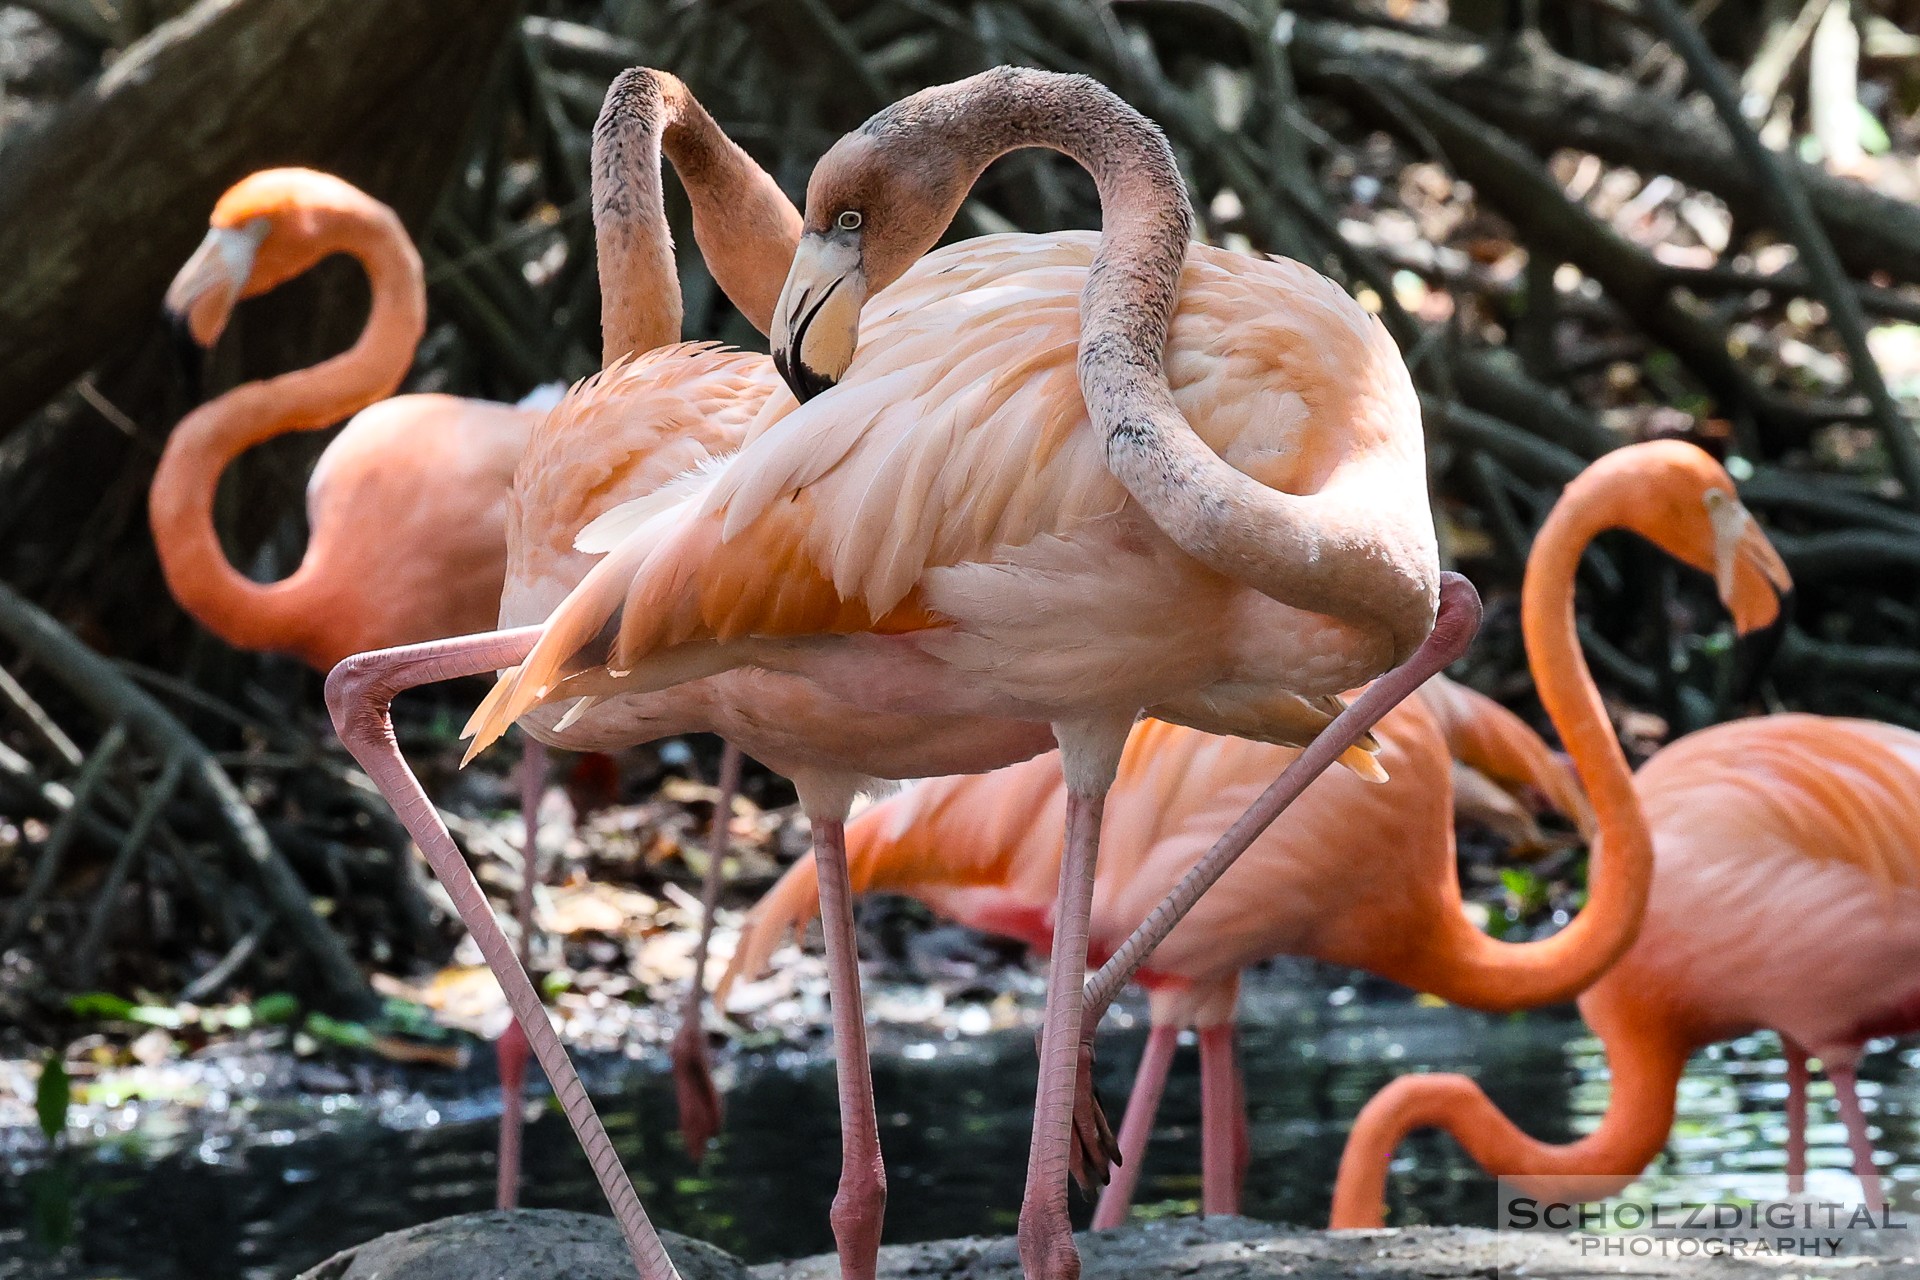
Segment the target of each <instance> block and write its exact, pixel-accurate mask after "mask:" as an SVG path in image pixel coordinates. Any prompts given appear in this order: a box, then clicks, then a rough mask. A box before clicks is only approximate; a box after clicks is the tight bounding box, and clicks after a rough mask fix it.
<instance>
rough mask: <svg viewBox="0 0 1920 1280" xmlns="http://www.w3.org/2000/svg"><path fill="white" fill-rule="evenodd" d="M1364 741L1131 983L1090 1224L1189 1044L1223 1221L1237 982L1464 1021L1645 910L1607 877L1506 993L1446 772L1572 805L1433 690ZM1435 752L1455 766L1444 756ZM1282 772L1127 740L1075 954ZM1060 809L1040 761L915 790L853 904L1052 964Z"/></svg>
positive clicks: (1238, 1143)
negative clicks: (937, 916) (1134, 1028)
mask: <svg viewBox="0 0 1920 1280" xmlns="http://www.w3.org/2000/svg"><path fill="white" fill-rule="evenodd" d="M1378 736H1379V740H1380V745H1381V752H1380V762H1381V764H1382V765H1383V766H1384V767H1385V768H1386V771H1387V781H1386V782H1385V783H1382V784H1379V785H1373V784H1370V783H1367V782H1365V781H1362V780H1361V779H1360V777H1359V776H1358V775H1356V774H1353V773H1351V772H1345V771H1341V772H1336V773H1334V774H1331V775H1329V776H1327V777H1325V778H1322V779H1320V780H1319V781H1318V782H1316V783H1315V784H1314V785H1313V786H1312V787H1310V788H1308V789H1307V791H1306V793H1305V794H1304V795H1303V796H1302V797H1301V799H1300V803H1299V804H1298V805H1297V806H1296V807H1295V808H1294V809H1293V811H1292V815H1291V818H1290V820H1289V821H1288V823H1287V824H1286V825H1285V826H1284V827H1275V828H1270V829H1269V830H1268V831H1267V832H1265V833H1264V834H1263V835H1261V836H1260V838H1259V839H1257V840H1255V841H1254V843H1253V845H1252V847H1251V848H1249V849H1248V850H1247V853H1246V855H1245V856H1244V857H1242V858H1241V859H1240V861H1239V862H1237V863H1235V864H1234V866H1233V869H1232V870H1230V871H1229V872H1227V873H1226V875H1225V876H1224V877H1223V881H1224V883H1223V885H1222V887H1221V889H1220V891H1219V892H1218V893H1210V894H1209V895H1207V896H1206V897H1204V898H1202V899H1201V901H1200V903H1199V905H1198V906H1197V907H1196V908H1195V909H1194V911H1193V912H1192V914H1190V915H1188V916H1187V917H1186V919H1184V920H1182V921H1181V923H1180V925H1179V927H1178V928H1176V929H1174V930H1173V932H1172V934H1171V935H1170V936H1169V937H1168V938H1167V940H1166V942H1164V943H1163V944H1162V945H1161V946H1160V947H1159V949H1158V950H1157V951H1156V952H1155V953H1154V955H1153V957H1152V959H1150V960H1149V961H1148V962H1147V964H1146V966H1145V967H1144V968H1142V969H1141V971H1140V974H1139V979H1140V982H1141V983H1142V985H1144V986H1145V987H1146V988H1147V990H1148V992H1149V999H1150V1004H1151V1010H1152V1025H1153V1030H1152V1033H1151V1035H1150V1036H1149V1038H1148V1041H1147V1050H1146V1055H1145V1057H1144V1058H1143V1059H1142V1062H1141V1065H1140V1070H1139V1074H1138V1075H1137V1076H1136V1078H1135V1083H1134V1092H1133V1097H1132V1099H1131V1101H1130V1102H1129V1103H1128V1106H1127V1113H1126V1119H1125V1122H1124V1123H1123V1124H1122V1126H1121V1131H1120V1140H1119V1143H1120V1150H1121V1154H1122V1156H1123V1159H1122V1160H1121V1161H1120V1163H1119V1165H1118V1168H1117V1169H1116V1170H1115V1172H1114V1177H1113V1181H1112V1182H1110V1183H1109V1184H1108V1186H1107V1189H1106V1191H1105V1193H1104V1194H1103V1195H1102V1196H1101V1200H1100V1207H1099V1210H1098V1211H1097V1213H1096V1215H1095V1217H1094V1226H1095V1227H1096V1228H1100V1227H1109V1226H1118V1225H1119V1224H1120V1222H1121V1221H1122V1220H1123V1219H1124V1218H1125V1216H1126V1209H1127V1204H1128V1202H1129V1200H1130V1199H1131V1196H1132V1192H1133V1188H1134V1184H1135V1181H1136V1180H1137V1178H1138V1175H1139V1171H1140V1167H1141V1163H1142V1156H1143V1155H1144V1152H1145V1148H1146V1142H1147V1137H1148V1135H1149V1134H1150V1133H1151V1131H1152V1127H1153V1116H1154V1112H1155V1110H1156V1108H1157V1107H1158V1104H1159V1098H1160V1093H1161V1089H1162V1087H1163V1086H1164V1084H1165V1082H1166V1075H1167V1066H1168V1063H1169V1062H1170V1061H1171V1059H1172V1056H1173V1050H1174V1046H1175V1044H1176V1042H1177V1040H1178V1037H1179V1034H1180V1032H1181V1031H1182V1030H1183V1029H1185V1028H1187V1027H1197V1028H1198V1030H1199V1036H1200V1061H1201V1079H1202V1134H1203V1138H1202V1143H1203V1150H1204V1152H1205V1155H1204V1158H1203V1168H1204V1176H1205V1194H1204V1206H1205V1211H1206V1212H1207V1213H1210V1214H1211V1213H1229V1214H1230V1213H1236V1212H1238V1205H1239V1191H1240V1180H1241V1179H1240V1172H1241V1162H1242V1161H1243V1160H1244V1158H1245V1150H1246V1149H1245V1145H1244V1137H1243V1131H1244V1124H1245V1113H1244V1108H1243V1107H1242V1106H1241V1105H1240V1103H1239V1097H1240V1088H1239V1072H1238V1069H1237V1066H1236V1064H1235V1062H1234V1050H1233V1017H1234V1005H1235V1002H1236V997H1237V995H1238V990H1239V973H1240V970H1241V969H1242V968H1244V967H1245V966H1246V965H1248V964H1252V963H1254V962H1256V961H1258V960H1262V959H1266V958H1268V957H1270V956H1274V955H1279V954H1294V955H1309V956H1317V957H1320V958H1322V959H1326V960H1329V961H1331V962H1333V963H1337V964H1346V965H1351V966H1356V967H1361V968H1369V969H1374V970H1376V971H1378V972H1382V973H1385V974H1387V975H1388V976H1390V977H1393V978H1395V979H1397V980H1399V981H1401V982H1404V983H1406V984H1407V985H1409V986H1414V987H1418V988H1420V989H1422V990H1427V991H1432V992H1434V993H1436V994H1438V995H1441V996H1443V997H1445V998H1447V999H1450V1000H1456V1001H1457V1002H1460V1003H1471V1004H1475V1005H1478V1006H1480V1007H1485V1008H1513V1007H1517V1006H1518V1004H1519V1003H1522V1002H1525V1001H1526V1000H1527V999H1528V998H1529V997H1533V996H1541V997H1544V998H1546V999H1555V998H1565V997H1566V996H1569V995H1571V994H1572V993H1573V992H1575V991H1578V990H1580V989H1582V988H1583V987H1585V986H1586V985H1587V983H1589V982H1591V981H1592V979H1593V977H1594V976H1595V975H1596V974H1597V973H1599V972H1600V971H1601V970H1602V969H1603V968H1604V967H1605V966H1606V965H1607V964H1608V963H1609V962H1611V960H1612V959H1613V958H1614V957H1615V956H1617V955H1618V954H1619V952H1620V950H1621V949H1622V948H1623V947H1624V946H1625V944H1626V942H1627V941H1628V940H1629V939H1630V937H1631V936H1632V930H1633V927H1634V925H1635V923H1636V922H1637V919H1638V906H1639V904H1640V901H1641V898H1640V894H1639V893H1638V892H1637V891H1636V889H1635V887H1634V886H1633V885H1632V884H1631V883H1630V882H1631V881H1633V880H1634V879H1635V878H1636V876H1637V877H1639V878H1640V879H1642V880H1644V877H1645V875H1646V873H1647V871H1648V868H1647V867H1646V866H1644V865H1642V866H1632V865H1624V866H1623V865H1622V864H1621V860H1614V859H1609V860H1608V861H1607V862H1606V864H1605V865H1604V866H1603V867H1602V868H1601V872H1600V874H1599V875H1597V876H1596V877H1595V881H1594V893H1593V900H1592V903H1591V905H1590V907H1589V909H1588V911H1586V912H1584V913H1583V914H1582V916H1581V920H1582V921H1583V922H1584V923H1582V924H1581V925H1580V926H1579V928H1580V932H1581V933H1582V934H1583V935H1584V936H1585V940H1584V941H1583V942H1581V944H1580V945H1579V947H1578V948H1577V949H1576V950H1573V951H1563V952H1562V953H1560V955H1559V956H1558V957H1555V958H1553V959H1551V960H1550V961H1549V964H1548V966H1547V967H1548V968H1549V969H1550V970H1551V972H1549V973H1544V974H1540V975H1539V976H1538V977H1535V978H1533V979H1532V980H1531V981H1530V982H1529V983H1527V984H1526V986H1525V987H1524V989H1520V990H1516V989H1515V988H1514V987H1513V986H1512V984H1511V978H1512V974H1513V973H1514V972H1515V971H1516V970H1519V969H1521V968H1523V967H1525V965H1524V962H1525V960H1526V954H1527V953H1528V952H1529V951H1530V950H1531V948H1530V947H1521V948H1517V949H1516V948H1514V947H1512V946H1508V945H1505V944H1501V943H1498V942H1494V941H1493V940H1491V939H1489V938H1488V937H1487V936H1486V935H1484V934H1482V933H1480V932H1479V931H1478V930H1476V929H1474V928H1473V927H1472V926H1471V925H1470V924H1468V923H1467V919H1466V916H1465V914H1464V912H1463V911H1462V909H1461V902H1460V891H1459V884H1458V880H1457V877H1456V873H1455V870H1454V850H1453V826H1452V822H1451V820H1450V819H1451V815H1450V813H1449V811H1448V810H1449V805H1450V802H1451V779H1452V777H1453V771H1454V767H1455V766H1456V764H1457V765H1459V766H1460V767H1466V768H1476V767H1477V768H1484V769H1486V770H1487V771H1488V772H1489V773H1491V774H1492V775H1493V777H1495V778H1497V779H1498V780H1499V781H1501V782H1505V783H1508V784H1510V785H1512V786H1515V787H1522V786H1526V787H1532V788H1535V789H1537V790H1539V791H1540V792H1541V793H1542V794H1544V795H1546V796H1548V797H1549V798H1550V799H1551V801H1552V802H1553V803H1555V804H1556V805H1557V806H1559V807H1560V808H1561V809H1562V811H1563V812H1567V813H1570V814H1572V815H1574V816H1575V817H1576V819H1578V820H1581V821H1583V823H1584V821H1585V820H1586V819H1587V817H1588V815H1587V812H1586V807H1585V797H1584V796H1582V795H1581V794H1580V792H1579V790H1578V788H1577V787H1576V786H1575V785H1573V783H1572V780H1571V778H1570V777H1569V775H1568V774H1567V773H1566V772H1565V770H1564V769H1562V768H1561V766H1560V764H1559V762H1558V761H1556V760H1555V759H1554V758H1553V755H1552V753H1551V752H1550V751H1549V750H1548V748H1547V746H1546V744H1545V743H1543V742H1541V741H1540V739H1539V737H1538V736H1537V735H1536V734H1534V732H1533V731H1532V730H1531V729H1529V728H1527V727H1526V725H1525V724H1524V723H1523V722H1522V721H1521V720H1520V719H1519V717H1517V716H1515V715H1513V713H1511V712H1509V711H1507V710H1506V709H1505V708H1503V707H1501V706H1500V705H1499V704H1498V703H1495V702H1493V701H1492V700H1491V699H1488V698H1485V697H1483V696H1481V695H1479V694H1477V693H1474V692H1473V691H1472V690H1470V689H1465V688H1463V687H1461V686H1458V685H1454V684H1452V683H1451V682H1448V681H1446V680H1444V679H1443V678H1442V679H1437V680H1436V681H1430V682H1429V683H1428V685H1427V686H1426V688H1425V689H1423V690H1422V696H1421V697H1419V698H1414V699H1409V700H1408V701H1406V702H1404V703H1402V704H1401V705H1400V706H1398V707H1396V708H1395V709H1394V710H1393V711H1391V712H1389V713H1388V714H1387V716H1386V718H1385V719H1384V720H1382V721H1381V722H1380V725H1379V729H1378ZM1450 748H1457V749H1459V750H1460V751H1461V752H1462V755H1461V758H1460V759H1459V760H1457V761H1456V760H1455V759H1454V758H1453V757H1452V755H1451V754H1450ZM1293 754H1294V753H1293V752H1292V751H1291V750H1289V749H1287V748H1284V747H1274V746H1270V745H1267V744H1265V743H1258V742H1249V741H1246V740H1243V739H1238V738H1221V737H1214V736H1212V735H1209V734H1202V733H1198V732H1195V731H1194V730H1191V729H1185V728H1180V727H1177V726H1173V725H1168V724H1164V723H1161V722H1158V721H1151V720H1150V721H1146V722H1144V723H1142V724H1141V725H1138V726H1136V727H1135V729H1134V731H1133V733H1132V735H1131V736H1130V737H1129V738H1128V741H1127V749H1126V752H1125V753H1124V754H1123V755H1122V757H1121V760H1120V770H1119V774H1118V776H1117V777H1116V779H1115V781H1114V786H1113V791H1112V793H1111V794H1110V795H1109V797H1108V802H1107V804H1108V810H1107V812H1108V817H1109V822H1108V825H1107V834H1106V836H1105V843H1104V847H1103V848H1102V850H1101V853H1102V860H1101V865H1100V874H1099V876H1098V877H1097V879H1096V882H1095V885H1094V904H1093V916H1092V921H1093V927H1092V934H1091V939H1090V942H1089V951H1090V953H1091V954H1094V955H1098V956H1101V957H1104V956H1106V955H1109V954H1111V953H1112V951H1113V949H1114V947H1115V946H1116V945H1117V944H1118V943H1119V942H1120V940H1121V939H1123V938H1125V937H1126V936H1127V935H1128V934H1129V933H1131V932H1132V931H1133V929H1134V928H1135V927H1136V926H1137V925H1138V924H1139V923H1140V921H1141V919H1142V918H1143V917H1144V916H1145V915H1146V913H1147V910H1148V908H1150V907H1151V906H1152V905H1153V904H1154V903H1156V902H1157V901H1159V899H1160V898H1161V897H1162V896H1163V895H1164V894H1165V892H1166V891H1167V890H1168V889H1169V888H1171V887H1172V886H1173V884H1174V883H1175V881H1177V880H1178V879H1179V878H1180V876H1181V875H1182V874H1184V873H1185V872H1186V870H1187V869H1188V868H1189V867H1191V866H1192V865H1193V863H1194V862H1195V861H1196V860H1197V859H1198V858H1199V856H1200V855H1201V854H1202V853H1204V852H1205V851H1206V849H1207V847H1208V846H1209V845H1210V844H1211V843H1212V841H1213V838H1214V836H1215V834H1216V833H1217V832H1219V831H1220V830H1221V829H1222V828H1224V827H1225V826H1226V824H1227V823H1228V822H1229V821H1231V820H1232V818H1233V817H1235V816H1236V815H1237V814H1239V812H1240V811H1241V810H1243V809H1244V808H1246V806H1247V803H1248V802H1249V801H1250V800H1251V799H1252V798H1253V797H1254V796H1256V795H1258V794H1259V792H1260V790H1261V789H1262V788H1263V787H1264V786H1265V785H1266V782H1267V780H1268V779H1271V778H1272V777H1273V776H1274V775H1275V774H1277V773H1278V772H1280V770H1281V769H1283V768H1284V767H1285V766H1286V764H1287V762H1288V760H1289V759H1290V758H1291V757H1292V756H1293ZM1500 794H1501V795H1502V796H1504V795H1506V792H1504V791H1501V792H1500ZM1065 803H1066V801H1065V795H1064V787H1063V784H1062V780H1061V775H1060V773H1059V771H1058V762H1057V761H1056V760H1054V759H1052V758H1050V757H1041V758H1039V759H1035V760H1031V761H1028V762H1026V763H1024V764H1019V765H1015V766H1013V767H1011V768H1008V769H1002V770H1000V771H998V772H996V773H992V774H987V775H984V776H976V777H957V778H941V779H938V780H935V781H931V782H924V783H921V784H919V785H917V786H915V787H913V788H912V789H911V790H909V791H907V792H905V793H904V794H902V795H900V796H896V797H894V798H892V799H889V800H887V801H885V802H883V803H881V804H879V805H876V806H874V807H873V808H870V809H868V810H867V811H865V812H864V813H862V814H861V815H860V816H859V817H858V818H856V819H854V820H853V821H852V822H851V823H849V824H848V826H847V854H848V860H849V871H850V876H851V879H852V883H853V888H854V891H855V892H857V893H869V892H887V893H904V894H908V895H911V896H912V897H915V898H918V899H920V900H921V901H923V902H925V903H927V904H928V905H929V906H931V907H933V909H934V910H936V911H938V912H940V913H942V914H944V915H947V916H950V917H952V918H954V919H958V920H961V921H963V922H965V923H967V924H970V925H972V926H974V927H976V928H980V929H985V930H989V931H992V932H995V933H1002V934H1006V935H1009V936H1012V937H1016V938H1019V939H1021V940H1023V941H1025V942H1027V943H1028V944H1029V945H1030V946H1033V947H1034V948H1036V949H1038V950H1041V951H1045V950H1047V949H1048V948H1050V947H1051V945H1052V941H1053V928H1052V914H1051V908H1052V905H1053V886H1054V884H1055V882H1056V881H1057V879H1058V873H1059V865H1060V856H1061V844H1060V836H1059V827H1058V823H1057V822H1056V821H1054V819H1057V818H1058V817H1059V816H1060V811H1061V810H1062V809H1063V808H1064V807H1065ZM1503 812H1504V811H1503ZM1408 872H1411V874H1407V873H1408ZM1396 873H1397V874H1396ZM817 880H818V874H817V870H816V868H815V865H814V863H813V862H812V860H810V859H803V860H801V861H800V862H798V863H796V864H795V865H794V866H793V867H792V868H790V869H789V870H788V872H787V874H786V875H785V876H784V877H782V878H781V880H780V882H779V883H778V884H776V885H775V886H774V887H773V889H772V890H770V891H769V892H768V894H767V896H766V897H765V898H764V899H762V901H761V903H760V904H759V905H758V906H757V907H756V908H755V909H754V912H753V914H752V916H751V917H750V918H749V920H748V922H747V926H746V929H745V931H744V932H743V934H742V936H741V938H740V941H739V944H738V946H737V947H736V949H735V951H734V956H733V960H732V962H731V964H730V965H729V966H728V969H727V972H726V975H725V976H724V977H723V978H722V979H721V993H722V995H724V991H725V989H726V988H727V987H728V986H729V985H731V983H732V982H733V981H734V980H735V979H736V978H737V977H738V976H739V975H741V974H743V973H749V974H750V973H758V972H760V971H761V970H763V969H764V968H765V967H766V963H767V960H768V958H769V957H770V956H771V954H772V952H773V950H774V948H775V947H777V946H778V945H779V943H780V941H781V939H782V938H784V937H785V936H786V935H787V934H788V933H789V931H790V930H794V929H797V928H799V927H800V926H803V925H804V924H805V923H806V921H807V920H808V919H810V918H811V916H812V914H813V907H812V905H811V904H812V901H813V899H814V897H815V893H816V883H817ZM1516 997H1517V999H1516Z"/></svg>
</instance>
